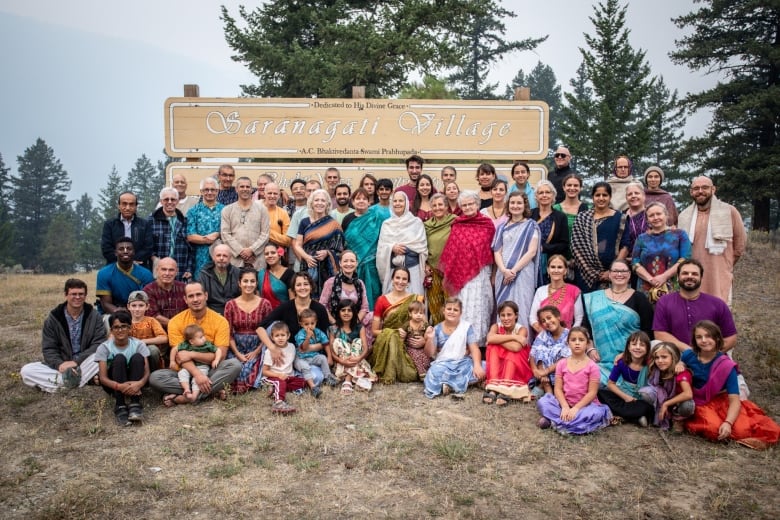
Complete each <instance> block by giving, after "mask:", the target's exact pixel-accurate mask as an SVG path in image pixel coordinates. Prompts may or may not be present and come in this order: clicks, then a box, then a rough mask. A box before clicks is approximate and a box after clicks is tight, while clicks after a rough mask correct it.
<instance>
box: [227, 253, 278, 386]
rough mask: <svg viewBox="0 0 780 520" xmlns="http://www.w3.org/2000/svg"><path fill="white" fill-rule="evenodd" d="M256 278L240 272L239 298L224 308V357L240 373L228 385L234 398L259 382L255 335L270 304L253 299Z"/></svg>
mask: <svg viewBox="0 0 780 520" xmlns="http://www.w3.org/2000/svg"><path fill="white" fill-rule="evenodd" d="M274 247H275V246H274ZM257 276H258V275H257V272H255V270H254V269H251V268H244V269H241V274H240V275H239V278H238V286H239V288H240V289H241V294H240V295H239V296H238V297H237V298H233V299H232V300H228V302H227V303H226V304H225V319H226V320H227V322H228V324H229V325H230V350H229V351H228V355H227V357H228V359H230V358H236V359H238V361H240V362H241V372H240V373H239V374H238V377H237V378H236V380H235V381H234V382H233V383H232V390H233V393H237V394H243V393H244V392H246V391H248V390H253V389H257V388H258V387H259V386H260V380H261V379H262V376H261V371H262V370H261V369H262V367H263V356H262V351H263V346H262V345H261V344H260V338H259V337H258V336H257V332H256V331H257V327H258V326H260V323H261V322H262V321H263V320H264V319H265V317H266V316H268V315H269V314H270V313H271V304H270V303H269V301H268V300H267V299H265V298H261V297H260V296H258V295H257Z"/></svg>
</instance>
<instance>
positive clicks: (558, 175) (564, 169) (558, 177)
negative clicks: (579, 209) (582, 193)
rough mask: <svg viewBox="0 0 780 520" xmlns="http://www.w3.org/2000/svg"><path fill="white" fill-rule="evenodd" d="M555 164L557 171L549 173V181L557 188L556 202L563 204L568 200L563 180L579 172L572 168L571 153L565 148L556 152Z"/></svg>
mask: <svg viewBox="0 0 780 520" xmlns="http://www.w3.org/2000/svg"><path fill="white" fill-rule="evenodd" d="M553 162H554V163H555V170H553V171H551V172H548V173H547V180H548V181H550V182H552V183H553V186H555V202H563V199H565V198H566V194H565V193H564V192H563V178H564V177H566V176H567V175H569V174H570V173H577V170H575V169H574V168H572V167H571V166H570V163H571V153H569V149H568V148H566V147H565V146H559V147H558V148H557V149H556V150H555V153H554V154H553ZM613 195H614V193H613Z"/></svg>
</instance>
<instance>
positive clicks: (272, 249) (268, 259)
mask: <svg viewBox="0 0 780 520" xmlns="http://www.w3.org/2000/svg"><path fill="white" fill-rule="evenodd" d="M263 258H265V263H266V264H267V265H268V267H274V266H275V265H277V264H278V263H279V261H280V258H279V250H278V248H277V247H276V246H275V245H273V244H268V245H267V246H265V248H264V249H263Z"/></svg>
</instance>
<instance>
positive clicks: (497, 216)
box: [479, 179, 509, 229]
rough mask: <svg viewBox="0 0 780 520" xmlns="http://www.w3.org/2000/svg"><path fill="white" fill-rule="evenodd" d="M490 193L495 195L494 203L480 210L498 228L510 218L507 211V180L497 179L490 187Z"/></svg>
mask: <svg viewBox="0 0 780 520" xmlns="http://www.w3.org/2000/svg"><path fill="white" fill-rule="evenodd" d="M490 194H491V195H492V196H493V203H492V204H491V205H490V206H488V207H487V208H484V209H481V210H479V212H480V213H482V214H483V215H485V216H486V217H487V218H489V219H490V220H492V221H493V225H494V226H496V229H498V226H500V225H501V224H503V223H504V222H506V221H507V219H508V218H509V217H508V215H507V212H506V181H505V180H503V179H496V182H494V183H493V187H492V188H491V189H490Z"/></svg>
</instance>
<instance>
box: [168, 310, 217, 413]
mask: <svg viewBox="0 0 780 520" xmlns="http://www.w3.org/2000/svg"><path fill="white" fill-rule="evenodd" d="M179 350H186V351H189V352H200V353H214V354H216V356H217V357H216V358H215V361H216V362H217V363H219V362H220V357H221V356H222V351H221V349H218V348H217V347H216V345H214V344H213V343H212V342H210V341H209V340H207V339H206V335H205V334H204V333H203V329H202V328H201V326H200V325H196V324H194V323H193V324H192V325H187V326H186V327H185V328H184V341H182V342H181V343H179V345H177V347H176V348H175V349H173V350H172V351H171V358H172V359H174V358H175V357H176V353H177V352H178V351H179ZM195 367H197V369H198V370H199V371H200V373H201V374H204V375H208V373H209V369H210V368H211V365H210V364H208V363H200V362H195ZM179 383H180V384H181V389H182V390H184V398H185V399H186V400H187V401H189V402H191V403H194V402H195V401H197V400H198V397H199V396H200V388H198V383H196V382H195V379H194V378H193V377H192V374H190V372H189V371H188V370H187V369H185V368H181V369H179Z"/></svg>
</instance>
